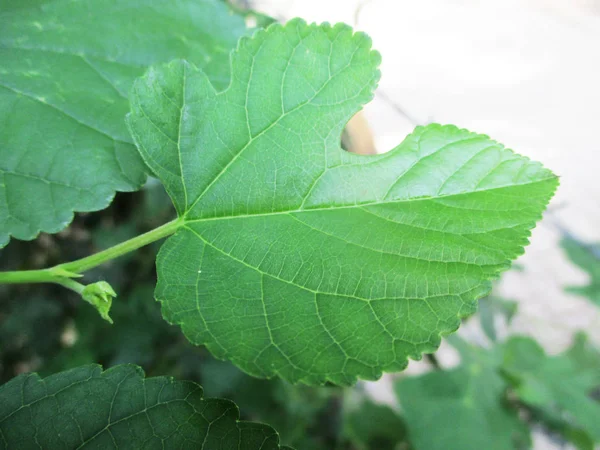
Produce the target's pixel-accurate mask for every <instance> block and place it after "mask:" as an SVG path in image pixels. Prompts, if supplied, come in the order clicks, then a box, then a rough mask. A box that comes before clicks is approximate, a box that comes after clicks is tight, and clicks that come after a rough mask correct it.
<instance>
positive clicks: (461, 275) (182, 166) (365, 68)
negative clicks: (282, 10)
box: [128, 20, 558, 384]
mask: <svg viewBox="0 0 600 450" xmlns="http://www.w3.org/2000/svg"><path fill="white" fill-rule="evenodd" d="M379 63H380V56H379V54H378V53H377V52H375V51H373V50H371V40H370V39H369V38H368V37H367V36H366V35H365V34H362V33H353V31H352V29H351V28H350V27H348V26H346V25H341V24H338V25H335V26H330V25H328V24H324V25H307V24H306V23H305V22H303V21H301V20H293V21H291V22H289V23H287V24H286V25H285V26H281V25H272V26H270V27H269V28H267V29H266V30H261V31H258V32H257V33H256V34H255V35H254V36H253V37H252V38H251V39H242V40H241V41H240V42H239V44H238V47H237V49H236V50H235V51H234V52H233V54H232V57H231V70H232V77H231V82H230V84H229V86H228V87H227V88H226V89H225V90H223V91H220V92H217V91H216V90H215V88H214V87H213V86H212V84H211V83H210V81H209V79H208V77H207V76H206V74H205V73H204V72H202V71H201V70H199V69H197V68H195V67H194V66H193V65H192V64H190V63H187V62H185V61H175V62H172V63H170V64H168V65H165V66H160V67H155V68H153V69H151V70H150V71H149V72H148V73H147V74H146V75H145V76H144V77H142V78H141V79H139V80H137V82H136V83H135V85H134V88H133V90H132V93H131V103H132V111H131V113H130V115H129V116H128V123H129V127H130V130H131V133H132V135H133V137H134V140H135V142H136V144H137V146H138V149H139V150H140V153H141V155H142V157H143V158H144V160H145V161H146V163H147V164H148V165H149V166H150V167H151V168H152V171H153V172H154V173H155V174H156V175H157V176H158V177H159V178H160V179H161V181H162V182H163V184H164V185H165V187H166V189H167V191H168V193H169V195H170V196H171V198H172V200H173V203H174V204H175V207H176V209H177V212H178V214H179V216H180V218H181V224H182V226H181V228H180V229H179V231H178V232H177V233H176V235H174V236H172V237H171V238H169V239H168V240H167V242H166V243H165V244H164V245H163V247H162V249H161V252H160V254H159V257H158V261H157V267H158V286H157V289H156V297H157V298H158V300H159V301H160V302H161V303H162V309H163V314H164V316H165V318H166V319H167V320H168V321H169V322H171V323H175V324H179V325H180V326H181V327H182V329H183V331H184V333H185V335H186V336H187V337H188V339H189V340H190V341H192V342H193V343H195V344H198V345H206V346H207V347H208V348H209V349H210V351H211V352H212V353H213V354H215V355H216V356H217V357H219V358H227V359H230V360H231V361H233V362H234V363H235V364H237V365H238V366H239V367H241V368H242V369H243V370H245V371H246V372H248V373H250V374H252V375H254V376H259V377H272V376H281V377H282V378H284V379H286V380H289V381H292V382H304V383H308V384H320V383H325V382H327V381H330V382H333V383H336V384H350V383H353V382H355V381H356V379H357V378H358V377H360V378H364V379H376V378H378V377H379V376H380V375H381V373H382V371H398V370H402V369H403V368H404V367H406V364H407V358H415V359H420V358H421V355H422V353H423V352H433V351H434V350H435V349H437V347H438V345H439V343H440V336H441V335H443V334H446V333H450V332H452V331H454V330H456V329H457V328H458V326H459V323H460V318H461V317H464V316H466V315H468V314H471V313H472V312H473V311H474V310H475V307H476V299H478V298H480V297H482V296H483V295H485V294H486V293H487V292H488V291H489V290H490V281H491V280H493V279H495V278H497V277H498V275H499V274H500V272H501V271H503V270H505V269H507V268H508V267H509V266H510V262H511V261H512V260H513V259H515V258H516V257H517V256H518V255H520V254H521V253H522V252H523V247H524V246H525V245H526V244H527V242H528V241H527V238H528V236H529V234H530V230H531V229H532V228H533V227H534V226H535V222H536V221H537V220H538V219H539V218H540V217H541V214H542V211H543V210H544V209H545V207H546V205H547V203H548V201H549V200H550V198H551V197H552V194H553V192H554V190H555V188H556V186H557V184H558V182H557V178H556V176H555V175H554V174H552V173H551V172H550V171H549V170H547V169H544V168H543V167H542V166H541V165H540V164H539V163H535V162H532V161H530V160H529V159H527V158H524V157H522V156H519V155H516V154H515V153H513V152H512V151H511V150H508V149H505V148H504V147H503V146H502V145H500V144H498V143H497V142H495V141H493V140H491V139H489V138H488V137H487V136H483V135H478V134H474V133H470V132H468V131H466V130H461V129H459V128H456V127H454V126H441V125H435V124H434V125H428V126H426V127H418V128H417V129H416V130H415V131H414V132H413V133H412V134H411V135H410V136H408V137H407V138H406V139H405V140H404V142H402V143H401V144H400V145H399V146H398V147H396V148H395V149H393V150H391V151H390V152H388V153H386V154H382V155H375V156H361V155H355V154H351V153H348V152H345V151H343V150H342V149H341V148H340V135H341V132H342V129H343V127H344V125H345V124H346V123H347V121H348V120H349V119H350V118H351V117H352V116H353V115H354V114H355V113H356V112H357V111H358V110H359V109H360V108H361V107H362V105H364V104H365V103H367V102H368V101H369V100H371V98H372V97H373V91H374V89H375V87H376V85H377V82H378V80H379V71H378V65H379Z"/></svg>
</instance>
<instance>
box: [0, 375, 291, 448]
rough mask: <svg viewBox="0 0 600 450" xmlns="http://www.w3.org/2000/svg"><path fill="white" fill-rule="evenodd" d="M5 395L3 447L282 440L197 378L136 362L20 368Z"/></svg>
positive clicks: (234, 444) (257, 444)
mask: <svg viewBox="0 0 600 450" xmlns="http://www.w3.org/2000/svg"><path fill="white" fill-rule="evenodd" d="M0 399H1V400H2V401H1V402H0V436H2V440H0V443H2V444H3V448H30V447H37V446H40V445H41V446H43V447H44V448H112V447H113V446H116V447H118V446H125V447H139V448H153V446H154V445H164V447H161V448H182V447H181V446H182V445H185V446H189V445H194V447H195V448H210V449H229V448H241V449H259V448H260V449H279V448H280V447H279V445H278V441H279V437H278V435H277V433H276V432H275V430H273V429H272V428H270V427H269V426H267V425H262V424H258V423H253V422H244V421H239V420H238V419H239V411H238V409H237V406H236V405H235V404H234V403H232V402H230V401H228V400H223V399H203V398H202V388H201V387H200V386H198V385H197V384H195V383H192V382H180V381H174V380H172V379H168V378H166V377H159V378H148V379H145V378H144V373H143V371H142V370H141V369H140V368H139V367H136V366H132V365H121V366H116V367H114V368H112V369H109V370H106V371H104V372H103V371H102V369H101V367H100V366H98V365H89V366H82V367H78V368H76V369H72V370H68V371H65V372H60V373H58V374H55V375H51V376H49V377H47V378H45V379H41V378H40V377H39V376H38V375H37V374H26V375H21V376H19V377H16V378H14V379H13V380H11V381H9V382H8V383H7V384H5V385H3V386H2V387H0ZM57 430H59V431H57Z"/></svg>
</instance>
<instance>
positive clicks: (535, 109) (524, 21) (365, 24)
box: [251, 0, 600, 449]
mask: <svg viewBox="0 0 600 450" xmlns="http://www.w3.org/2000/svg"><path fill="white" fill-rule="evenodd" d="M251 3H252V5H253V7H255V8H256V9H258V10H260V11H262V12H265V13H267V14H270V15H272V16H274V17H276V18H278V19H279V20H282V21H284V20H286V19H288V18H291V17H295V16H300V17H303V18H305V19H306V20H307V21H316V22H323V21H328V22H339V21H343V22H346V23H349V24H352V25H353V26H354V27H355V28H357V29H359V30H363V31H366V32H367V33H368V34H369V35H370V36H371V37H372V38H373V42H374V47H375V48H376V49H378V50H379V51H380V52H381V54H382V56H383V63H382V67H381V69H382V79H381V83H380V87H379V90H378V92H377V94H376V96H375V99H374V100H373V102H371V103H370V104H369V105H367V106H366V108H365V116H366V118H367V121H368V123H369V124H370V127H371V129H372V132H373V135H374V139H375V146H376V149H377V151H378V152H383V151H387V150H389V149H391V148H393V147H395V146H396V145H397V144H399V143H400V142H401V141H402V139H403V138H404V137H405V136H406V135H407V134H408V133H410V132H411V131H412V129H413V128H414V126H415V125H416V124H422V123H427V122H433V121H435V122H440V123H453V124H456V125H459V126H461V127H464V128H468V129H470V130H471V131H477V132H482V133H485V134H488V135H490V136H491V137H492V138H494V139H497V140H498V141H500V142H502V143H504V144H505V145H506V146H507V147H510V148H512V149H514V150H516V151H517V152H519V153H522V154H524V155H527V156H529V157H531V158H532V159H536V160H538V161H541V162H543V163H544V165H545V166H546V167H548V168H550V169H552V170H553V171H554V172H555V173H557V174H559V175H560V176H561V186H560V188H559V191H558V193H557V195H556V197H555V198H554V200H553V201H552V204H551V206H550V209H549V211H548V213H547V214H546V216H545V218H544V220H543V221H542V222H541V224H539V225H538V227H537V228H536V229H535V231H534V233H533V236H532V239H531V245H530V246H529V247H528V248H527V253H526V254H525V255H524V256H523V257H521V258H520V259H519V261H518V263H519V264H520V265H521V266H522V268H523V270H522V271H514V270H513V271H511V272H509V273H507V274H506V275H505V276H504V277H503V279H502V281H501V283H500V285H499V286H498V287H497V289H496V293H497V294H499V295H502V296H504V297H507V298H511V299H515V300H517V301H518V303H519V311H518V313H517V315H516V317H515V319H514V321H513V322H512V324H511V326H510V328H509V329H508V330H507V332H508V333H522V334H527V335H531V336H533V337H534V338H535V339H537V340H538V341H539V342H540V343H541V344H542V345H544V347H545V348H546V349H547V351H549V352H550V353H558V352H560V351H562V350H564V349H565V348H566V347H567V346H568V345H569V344H570V343H571V341H572V337H573V334H574V333H575V332H576V331H578V330H584V331H585V332H586V333H587V334H589V335H590V337H591V339H592V340H593V341H594V342H595V343H596V344H600V308H598V307H597V306H595V305H593V304H591V303H590V302H589V301H588V300H586V299H584V298H580V297H577V296H574V295H570V294H567V293H565V292H564V287H565V286H566V285H572V284H583V283H585V282H586V275H585V273H583V272H581V271H580V270H579V269H578V268H577V267H576V266H574V265H573V264H571V263H570V262H569V261H568V260H567V259H566V257H565V255H564V253H563V252H562V250H561V249H560V247H559V245H558V240H559V237H560V232H559V228H560V227H562V228H563V229H566V230H568V231H569V232H571V233H573V234H574V235H575V236H576V237H578V238H580V239H584V240H588V241H600V206H599V205H600V183H598V182H597V178H596V177H598V176H599V175H600V170H599V169H600V164H599V163H600V143H599V141H598V139H597V136H596V134H597V131H598V129H599V126H600V125H599V123H600V0H485V1H476V0H420V1H418V2H413V1H408V0H402V1H399V0H370V1H358V0H330V1H323V0H255V1H253V2H251ZM474 328H476V327H473V326H472V325H470V324H468V326H467V327H465V329H464V331H463V333H467V334H471V335H472V336H475V337H476V338H477V336H479V335H480V333H478V331H477V330H476V329H474ZM438 357H439V358H440V360H441V361H442V363H449V364H451V363H452V362H453V359H454V356H453V354H452V350H451V349H450V348H449V346H442V349H441V351H440V352H438ZM422 370H423V363H415V362H411V365H410V367H409V372H413V373H414V372H419V371H422ZM387 382H389V380H387ZM371 388H372V392H373V394H374V396H375V397H377V398H379V399H380V400H382V401H389V399H390V398H392V397H391V394H390V393H389V391H388V390H387V389H386V378H384V379H383V380H382V381H381V382H378V383H376V384H375V385H374V386H372V387H371ZM535 447H536V448H537V449H543V448H551V447H552V446H551V445H550V444H549V443H548V442H546V441H544V438H543V437H542V436H541V435H538V436H536V442H535Z"/></svg>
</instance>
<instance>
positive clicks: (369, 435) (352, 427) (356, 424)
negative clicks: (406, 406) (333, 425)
mask: <svg viewBox="0 0 600 450" xmlns="http://www.w3.org/2000/svg"><path fill="white" fill-rule="evenodd" d="M344 434H345V435H346V436H347V437H348V438H349V439H350V441H351V442H352V444H353V446H354V447H356V448H357V449H358V450H394V449H397V448H400V447H399V444H400V443H402V444H404V447H402V448H406V445H407V435H406V425H405V424H404V421H403V420H402V419H401V418H400V416H399V415H398V414H397V413H396V412H395V411H394V410H392V408H390V407H389V406H387V405H380V404H377V403H374V402H373V401H371V400H368V399H365V400H363V401H362V402H361V403H359V404H358V405H356V406H354V407H353V408H352V410H351V411H350V412H348V414H347V415H346V417H345V420H344Z"/></svg>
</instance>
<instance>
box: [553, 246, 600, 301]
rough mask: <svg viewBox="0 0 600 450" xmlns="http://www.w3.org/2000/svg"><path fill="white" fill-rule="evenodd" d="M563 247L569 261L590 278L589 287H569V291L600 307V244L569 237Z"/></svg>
mask: <svg viewBox="0 0 600 450" xmlns="http://www.w3.org/2000/svg"><path fill="white" fill-rule="evenodd" d="M561 246H562V248H563V249H564V250H565V252H566V253H567V256H568V257H569V259H570V260H571V261H572V262H573V263H574V264H576V265H577V266H579V267H580V268H581V269H583V270H584V271H585V272H587V273H588V274H589V277H590V282H589V284H588V285H587V286H569V287H567V291H568V292H573V293H574V294H578V295H582V296H584V297H587V298H589V299H590V300H591V301H592V302H594V303H595V304H596V305H598V306H600V244H591V243H590V244H587V243H584V242H581V241H579V240H577V239H574V238H573V237H570V236H567V237H565V238H563V239H562V241H561Z"/></svg>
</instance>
